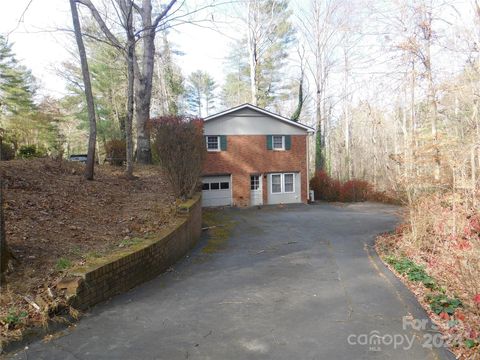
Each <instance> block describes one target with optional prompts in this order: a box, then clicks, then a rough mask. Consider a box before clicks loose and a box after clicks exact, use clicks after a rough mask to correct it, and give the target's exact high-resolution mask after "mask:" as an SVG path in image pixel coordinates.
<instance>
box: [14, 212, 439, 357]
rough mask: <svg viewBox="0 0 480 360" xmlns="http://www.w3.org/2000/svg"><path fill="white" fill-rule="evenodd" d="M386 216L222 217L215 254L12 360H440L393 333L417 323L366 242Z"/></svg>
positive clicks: (391, 218) (410, 333)
mask: <svg viewBox="0 0 480 360" xmlns="http://www.w3.org/2000/svg"><path fill="white" fill-rule="evenodd" d="M395 210H396V209H395V208H394V207H388V206H382V205H373V204H355V205H349V206H346V207H338V206H330V205H314V206H304V205H302V206H292V207H287V208H283V209H281V208H273V207H272V208H270V207H268V208H263V209H260V210H259V209H249V210H227V211H228V215H229V216H231V217H232V218H233V219H234V220H235V221H236V225H235V228H234V230H233V232H232V235H231V236H230V238H229V239H228V241H227V242H226V243H225V244H224V247H222V249H221V250H220V251H218V252H217V251H213V252H212V251H209V252H208V253H206V252H205V251H202V247H204V246H205V245H206V244H207V242H208V239H203V240H202V243H201V244H200V245H199V246H198V248H197V249H196V250H195V251H193V252H192V253H191V254H190V256H189V257H188V258H186V259H184V260H183V261H181V262H180V263H179V264H177V266H175V269H174V270H173V271H170V272H167V273H166V274H164V275H162V276H159V277H158V278H156V279H155V280H153V281H150V282H148V283H146V284H144V285H142V286H139V287H137V288H136V289H134V290H132V291H130V292H128V293H126V294H123V295H121V296H118V297H116V298H114V299H113V300H111V301H110V302H108V303H105V304H101V305H99V306H97V307H95V308H94V309H93V311H91V312H90V313H89V314H88V315H87V316H85V317H84V318H83V319H82V320H81V321H80V322H79V323H78V325H77V326H76V328H75V329H74V330H72V331H69V332H67V335H66V336H63V337H60V338H58V339H56V340H53V341H50V342H48V343H36V344H33V345H30V346H29V349H28V350H25V351H21V352H20V353H18V354H17V355H15V356H14V358H23V359H27V358H28V359H62V360H66V359H165V360H176V359H218V360H225V359H242V360H243V359H285V360H296V359H299V360H303V359H442V358H446V355H445V354H446V353H445V352H443V351H440V350H438V349H434V350H430V349H428V348H425V347H423V346H422V344H423V343H425V344H428V343H429V341H428V340H429V338H430V337H431V336H432V335H433V334H430V335H425V333H423V332H421V331H418V332H417V331H414V330H413V329H412V327H411V326H407V328H406V330H405V329H403V325H402V318H403V317H404V316H405V315H407V314H412V315H413V317H415V318H417V319H418V318H425V314H424V313H423V312H422V311H421V310H420V308H419V306H418V304H417V303H416V301H415V300H414V299H413V298H412V296H411V295H410V293H409V292H408V291H407V290H406V289H405V288H404V287H403V286H402V285H401V284H400V283H399V282H398V281H397V280H396V279H395V278H394V277H393V276H392V275H391V274H390V273H389V272H388V271H386V270H385V268H384V267H383V265H382V264H381V263H380V262H379V260H378V258H377V257H376V255H375V252H374V251H373V249H372V248H371V245H372V242H373V238H374V236H375V235H376V234H378V233H380V232H384V231H388V230H391V229H392V228H393V227H394V224H395V221H396V218H395ZM375 335H378V336H382V340H381V341H379V340H378V337H375ZM368 341H370V342H372V344H368V343H367V344H365V342H368ZM392 341H393V343H392ZM411 341H413V344H411V345H409V344H410V342H411Z"/></svg>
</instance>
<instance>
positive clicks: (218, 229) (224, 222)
mask: <svg viewBox="0 0 480 360" xmlns="http://www.w3.org/2000/svg"><path fill="white" fill-rule="evenodd" d="M202 222H203V224H204V226H205V227H210V228H209V229H208V234H209V237H208V242H207V245H205V247H204V248H203V249H202V252H203V253H205V254H214V253H217V252H219V251H222V250H225V249H226V248H227V245H228V239H229V238H230V235H231V233H232V230H233V227H234V226H235V224H236V222H235V221H234V220H232V218H231V216H230V215H229V214H227V213H226V212H224V211H219V210H207V211H204V213H203V215H202Z"/></svg>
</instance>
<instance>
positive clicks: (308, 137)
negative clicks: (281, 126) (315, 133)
mask: <svg viewBox="0 0 480 360" xmlns="http://www.w3.org/2000/svg"><path fill="white" fill-rule="evenodd" d="M310 136H311V133H310V132H307V136H305V146H306V147H307V149H306V150H307V151H306V154H307V159H306V160H307V176H306V178H307V179H306V180H307V203H308V201H309V200H310V166H309V165H310V146H309V142H310Z"/></svg>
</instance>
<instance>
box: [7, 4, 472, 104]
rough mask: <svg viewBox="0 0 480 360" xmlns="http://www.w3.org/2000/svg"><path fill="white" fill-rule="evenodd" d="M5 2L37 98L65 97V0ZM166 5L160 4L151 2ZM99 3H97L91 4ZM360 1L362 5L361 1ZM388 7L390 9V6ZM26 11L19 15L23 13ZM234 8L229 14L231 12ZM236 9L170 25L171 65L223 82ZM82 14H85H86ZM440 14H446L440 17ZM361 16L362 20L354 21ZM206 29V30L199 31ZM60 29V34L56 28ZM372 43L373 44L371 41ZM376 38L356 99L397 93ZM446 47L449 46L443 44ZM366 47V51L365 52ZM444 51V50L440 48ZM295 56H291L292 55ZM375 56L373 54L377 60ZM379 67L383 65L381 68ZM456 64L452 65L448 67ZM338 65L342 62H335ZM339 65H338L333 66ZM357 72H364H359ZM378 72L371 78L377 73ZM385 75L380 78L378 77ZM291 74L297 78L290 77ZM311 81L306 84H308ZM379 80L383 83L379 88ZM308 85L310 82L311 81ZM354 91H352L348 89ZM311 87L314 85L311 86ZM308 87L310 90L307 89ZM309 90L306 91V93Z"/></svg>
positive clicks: (462, 11)
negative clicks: (61, 67)
mask: <svg viewBox="0 0 480 360" xmlns="http://www.w3.org/2000/svg"><path fill="white" fill-rule="evenodd" d="M3 1H4V2H5V4H4V6H3V7H2V11H1V12H0V33H1V34H8V38H9V41H10V42H12V43H13V51H14V52H15V53H16V55H17V58H18V59H19V60H20V61H22V63H23V64H24V65H25V66H27V67H28V68H29V69H31V70H32V72H33V75H34V76H35V77H36V78H37V80H38V81H39V83H40V84H39V92H40V94H41V95H46V94H48V95H52V96H54V97H61V96H62V95H64V94H65V93H66V91H65V82H64V80H63V79H62V78H61V77H59V76H57V75H56V72H55V66H58V64H59V63H61V62H62V61H64V60H66V59H68V58H70V57H71V55H70V54H69V52H68V49H72V51H75V52H76V51H77V50H76V47H75V42H74V40H73V38H72V37H71V33H70V34H69V33H68V32H65V31H62V30H61V29H70V28H71V15H70V7H69V2H68V0H8V1H7V0H3ZM156 1H159V2H165V0H156ZM207 1H208V2H214V3H217V4H219V3H220V4H221V3H224V2H226V1H229V2H231V1H234V0H187V1H186V2H185V7H187V9H190V10H191V9H194V8H195V7H198V6H201V5H202V4H205V3H206V2H207ZM347 1H351V3H348V2H347V4H349V5H350V4H352V6H353V4H357V7H358V6H359V5H358V4H359V3H356V2H355V0H347ZM98 2H100V1H99V0H96V1H95V3H98ZM309 2H310V0H291V2H290V8H291V9H293V12H294V15H293V16H292V21H296V20H298V17H296V16H298V14H300V13H301V10H303V11H305V10H306V9H308V3H309ZM362 3H363V2H362ZM365 3H370V4H371V5H374V6H375V7H379V8H382V7H387V8H388V7H390V6H391V5H392V4H395V3H396V2H395V1H394V0H390V1H385V0H371V1H370V2H369V1H365ZM449 3H450V4H453V5H454V6H455V8H456V10H455V11H454V12H452V8H453V7H450V6H448V7H446V10H445V11H446V12H447V13H452V14H451V15H448V16H446V19H447V20H448V21H447V22H445V23H442V24H443V25H442V26H444V27H446V29H453V28H455V27H453V26H450V25H449V24H450V23H452V24H453V23H455V22H456V23H457V25H460V26H461V25H462V23H464V24H467V23H468V22H469V21H470V18H471V11H472V7H471V0H450V1H449ZM389 4H390V5H389ZM227 8H228V9H230V13H229V14H228V15H229V17H228V16H226V9H227ZM25 9H27V10H26V12H25V14H24V16H23V17H22V13H23V12H24V11H25ZM232 9H233V11H232ZM239 9H240V8H239V5H237V6H236V7H235V5H228V6H217V7H215V9H213V8H209V9H206V10H205V11H203V12H202V13H201V16H200V19H202V18H204V19H207V20H209V21H210V20H212V19H213V20H214V22H215V26H216V30H212V28H211V27H212V24H211V22H208V23H199V24H198V25H191V24H182V25H179V26H178V27H175V28H173V29H171V30H170V32H169V40H170V41H171V42H172V43H173V44H174V46H175V48H176V49H177V50H179V51H181V52H183V53H184V55H183V56H179V57H177V58H176V61H177V63H178V65H179V66H180V68H181V69H182V72H183V74H184V75H188V74H189V73H191V72H193V71H195V70H198V69H201V70H204V71H207V72H208V73H209V74H210V75H212V76H213V77H214V78H215V80H216V82H217V84H222V83H223V80H224V73H225V56H226V55H227V54H228V53H229V49H230V45H231V42H232V39H233V38H235V37H236V38H238V37H239V33H238V29H236V28H235V25H234V23H235V21H232V16H235V10H237V11H239ZM85 14H87V12H85ZM444 15H445V14H444ZM359 18H361V17H359ZM373 21H374V23H378V24H380V25H382V21H383V20H382V21H378V20H375V19H373ZM204 25H208V27H209V28H205V27H202V26H204ZM367 25H369V24H368V22H366V23H363V22H362V26H367ZM59 29H60V30H59ZM372 41H373V43H372ZM377 41H378V38H377V37H372V38H371V39H370V37H368V36H366V37H365V39H364V40H363V41H362V42H363V45H362V46H363V48H364V49H363V50H362V46H359V47H358V48H357V49H356V53H355V56H360V57H362V56H363V55H364V54H363V53H364V52H366V53H368V55H369V56H368V57H366V58H367V61H366V62H365V63H363V62H359V64H360V65H362V66H363V64H365V65H364V66H365V69H362V70H358V69H353V73H355V72H356V71H357V72H358V71H359V72H358V74H357V75H354V76H356V78H355V79H354V80H357V84H356V87H357V88H358V89H359V90H358V93H359V94H360V96H362V97H365V96H367V95H368V94H367V89H366V88H365V83H366V82H368V83H369V84H375V85H376V86H370V87H368V88H369V89H370V90H371V91H372V95H371V97H375V98H377V99H378V98H379V97H378V96H377V94H378V91H379V90H378V89H379V88H380V87H381V86H385V87H386V88H392V87H393V89H390V91H393V92H395V91H397V90H398V89H395V87H394V86H395V81H394V80H392V78H391V77H389V76H390V75H392V74H387V73H388V72H390V71H391V69H390V68H389V66H390V64H391V62H390V61H384V60H386V57H387V56H388V54H386V53H384V52H385V49H384V48H382V46H380V45H379V44H377V43H376V42H377ZM446 45H447V46H448V44H446ZM370 48H371V49H370ZM440 50H441V52H442V53H443V52H444V49H440ZM292 53H293V54H295V52H292ZM377 54H378V56H377ZM382 64H383V65H382ZM454 64H456V65H457V66H453V65H454ZM463 64H464V61H463V59H461V58H458V59H457V58H456V57H453V58H452V56H451V54H450V56H445V54H443V55H441V54H439V56H435V64H434V65H435V66H437V67H438V66H441V67H443V68H444V69H443V70H442V72H441V73H442V74H444V76H446V77H451V76H453V75H454V74H455V73H456V72H458V71H459V69H461V67H462V66H463ZM339 65H341V64H339ZM337 66H338V65H337ZM296 70H298V69H295V68H294V66H289V67H288V69H287V71H290V72H292V71H293V73H295V72H296ZM337 71H338V74H337V75H334V77H333V78H332V81H331V82H330V84H329V86H330V87H331V88H332V91H333V92H334V93H335V94H337V93H341V89H337V88H336V86H337V87H338V85H339V84H341V76H342V71H341V69H337ZM362 72H366V74H363V73H362ZM377 72H378V73H379V74H378V75H376V73H377ZM383 73H385V74H383ZM293 76H295V77H296V76H297V75H296V74H294V75H293ZM335 76H336V77H335ZM310 82H311V81H310ZM382 82H383V83H385V84H384V85H382ZM311 83H312V84H313V82H311ZM307 87H309V79H308V77H307ZM353 88H355V87H353ZM312 89H313V85H312ZM312 89H310V90H312ZM307 90H308V89H307ZM383 98H384V101H385V102H390V103H393V102H395V101H396V100H395V97H391V96H390V97H389V96H384V97H383Z"/></svg>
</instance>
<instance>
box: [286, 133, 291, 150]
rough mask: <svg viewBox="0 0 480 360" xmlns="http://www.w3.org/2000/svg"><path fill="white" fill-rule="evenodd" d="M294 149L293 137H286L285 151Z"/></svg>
mask: <svg viewBox="0 0 480 360" xmlns="http://www.w3.org/2000/svg"><path fill="white" fill-rule="evenodd" d="M291 147H292V137H291V136H290V135H285V150H290V148H291Z"/></svg>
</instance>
